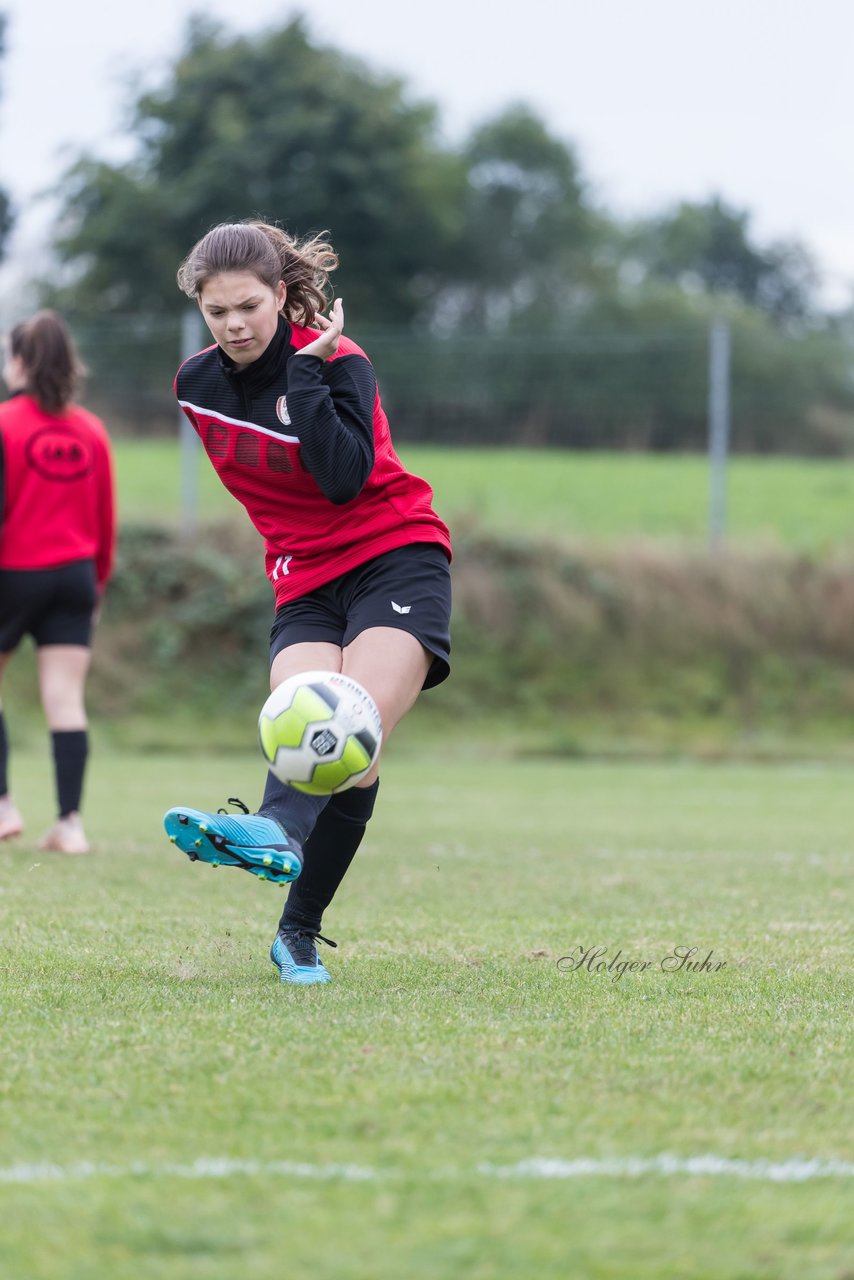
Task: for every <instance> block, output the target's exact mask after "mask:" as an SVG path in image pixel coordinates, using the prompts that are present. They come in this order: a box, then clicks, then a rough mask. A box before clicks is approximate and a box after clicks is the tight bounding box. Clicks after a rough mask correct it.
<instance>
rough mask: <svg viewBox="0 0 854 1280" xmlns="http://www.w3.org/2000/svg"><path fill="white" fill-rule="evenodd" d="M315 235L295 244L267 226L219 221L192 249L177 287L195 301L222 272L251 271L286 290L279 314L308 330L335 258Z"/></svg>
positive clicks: (321, 302)
mask: <svg viewBox="0 0 854 1280" xmlns="http://www.w3.org/2000/svg"><path fill="white" fill-rule="evenodd" d="M324 234H325V233H321V234H320V235H315V236H310V237H308V238H306V239H305V240H302V241H299V240H296V239H294V237H293V236H289V235H288V234H287V232H286V231H283V230H282V229H281V227H275V226H273V225H272V224H271V223H269V222H224V223H221V224H220V225H219V226H218V227H212V228H211V230H210V231H209V232H208V233H207V235H205V236H202V238H201V240H199V242H198V243H197V244H196V245H194V246H193V248H192V249H191V250H190V252H189V253H188V254H187V257H186V258H185V259H184V261H183V262H182V263H181V266H180V267H179V268H178V287H179V288H180V289H181V290H182V291H183V292H184V293H186V295H187V297H188V298H198V296H199V294H200V293H201V291H202V289H203V288H204V286H205V283H206V282H207V281H208V280H210V279H211V278H212V277H213V276H216V275H222V274H223V273H224V272H227V271H251V272H253V274H254V275H256V276H257V277H258V279H259V280H262V281H263V282H264V283H265V284H267V285H269V286H270V288H271V289H275V288H276V286H277V285H278V283H279V281H280V280H284V282H285V285H286V286H287V297H286V299H285V305H284V308H283V310H284V314H285V316H286V317H287V318H288V320H290V321H292V322H293V323H294V324H300V325H308V324H311V322H312V321H313V320H314V317H315V316H316V315H318V314H319V313H320V312H322V311H323V310H324V308H325V307H326V304H327V302H328V297H327V290H328V286H329V274H330V272H332V271H334V270H335V268H336V267H337V266H338V255H337V254H336V252H335V250H334V249H333V248H332V245H331V244H329V242H328V241H327V240H324V238H323V236H324Z"/></svg>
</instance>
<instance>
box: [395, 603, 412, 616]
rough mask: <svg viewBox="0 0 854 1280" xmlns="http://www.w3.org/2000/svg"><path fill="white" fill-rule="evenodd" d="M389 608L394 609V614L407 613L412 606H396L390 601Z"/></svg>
mask: <svg viewBox="0 0 854 1280" xmlns="http://www.w3.org/2000/svg"><path fill="white" fill-rule="evenodd" d="M391 607H392V609H394V611H395V613H409V610H410V609H411V608H412V605H411V604H397V603H396V602H395V601H394V600H392V602H391Z"/></svg>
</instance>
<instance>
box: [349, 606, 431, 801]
mask: <svg viewBox="0 0 854 1280" xmlns="http://www.w3.org/2000/svg"><path fill="white" fill-rule="evenodd" d="M432 660H433V659H432V655H431V654H429V653H428V652H427V650H426V649H425V648H424V646H423V645H422V644H421V643H420V641H418V640H416V639H415V636H413V635H410V634H409V632H408V631H399V630H398V629H397V628H396V627H370V628H369V629H368V630H367V631H363V632H361V634H360V635H358V636H356V639H355V640H354V641H353V642H352V644H348V645H347V648H346V649H345V650H344V665H343V668H342V670H343V671H344V674H345V675H348V676H352V677H353V679H354V680H358V682H359V684H361V685H364V687H365V688H366V689H367V691H368V693H369V694H370V695H371V697H372V698H373V700H374V702H375V703H376V704H377V707H378V709H379V713H380V718H381V720H382V726H383V745H385V743H386V742H387V741H388V739H389V737H390V735H391V732H392V730H393V729H394V728H395V726H396V725H398V724H399V723H400V721H401V720H402V719H403V717H404V716H405V715H406V713H407V711H409V710H410V708H411V707H412V706H413V704H414V703H415V700H416V698H417V697H418V695H419V693H420V692H421V689H422V687H423V685H424V680H425V678H426V676H427V672H428V671H429V670H430V663H431V662H432ZM378 773H379V761H377V763H376V764H375V765H374V767H373V769H371V771H370V773H368V774H366V775H365V777H364V778H362V779H361V780H360V781H359V782H358V783H357V784H356V785H357V786H358V787H370V786H371V785H372V784H373V782H374V780H375V778H376V777H377V775H378Z"/></svg>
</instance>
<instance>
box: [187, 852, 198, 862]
mask: <svg viewBox="0 0 854 1280" xmlns="http://www.w3.org/2000/svg"><path fill="white" fill-rule="evenodd" d="M187 857H188V858H189V859H190V861H191V862H198V860H199V857H198V854H195V853H188V854H187Z"/></svg>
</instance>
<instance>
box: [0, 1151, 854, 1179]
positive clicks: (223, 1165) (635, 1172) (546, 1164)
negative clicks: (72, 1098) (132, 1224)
mask: <svg viewBox="0 0 854 1280" xmlns="http://www.w3.org/2000/svg"><path fill="white" fill-rule="evenodd" d="M474 1172H475V1173H476V1174H477V1175H479V1176H480V1177H484V1178H500V1179H503V1180H523V1181H524V1180H532V1179H534V1180H538V1179H539V1180H549V1179H566V1178H643V1177H646V1176H649V1175H653V1176H658V1177H689V1178H750V1179H753V1180H755V1181H758V1182H811V1181H813V1180H814V1179H816V1178H854V1163H851V1162H849V1161H846V1160H835V1159H833V1160H819V1159H813V1160H805V1159H800V1158H798V1159H792V1160H777V1161H774V1160H737V1159H728V1158H727V1157H726V1156H714V1155H703V1156H673V1155H666V1154H665V1155H659V1156H649V1157H646V1156H615V1157H612V1158H610V1159H604V1160H596V1159H591V1158H588V1157H581V1158H579V1159H576V1160H561V1159H555V1158H547V1157H540V1156H537V1157H534V1158H532V1159H529V1160H520V1161H518V1162H517V1163H515V1164H503V1165H502V1164H480V1165H477V1166H476V1167H475V1169H474ZM391 1173H392V1171H391V1170H380V1169H371V1168H366V1167H365V1166H363V1165H354V1164H301V1163H298V1162H296V1161H289V1160H231V1159H228V1158H226V1157H223V1158H214V1159H200V1160H194V1161H193V1162H192V1163H191V1164H170V1163H164V1164H145V1163H134V1164H129V1165H110V1164H97V1163H87V1162H85V1161H82V1162H80V1163H77V1164H70V1165H58V1164H15V1165H10V1166H8V1167H7V1168H5V1169H4V1168H0V1185H7V1186H8V1185H12V1184H17V1185H20V1184H33V1183H44V1182H73V1181H79V1180H80V1179H84V1178H144V1177H149V1178H157V1179H161V1178H187V1179H203V1178H231V1177H234V1176H238V1175H241V1174H242V1175H245V1176H248V1177H294V1178H315V1179H318V1180H321V1181H329V1182H373V1181H376V1180H378V1179H382V1178H385V1177H388V1176H389V1175H390V1174H391ZM430 1176H431V1179H432V1180H436V1179H438V1180H440V1181H450V1180H451V1179H454V1178H461V1177H466V1176H468V1171H467V1170H456V1171H453V1170H448V1171H446V1172H445V1173H440V1172H435V1173H433V1174H432V1175H430Z"/></svg>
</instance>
